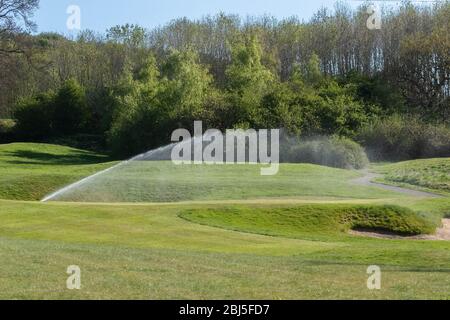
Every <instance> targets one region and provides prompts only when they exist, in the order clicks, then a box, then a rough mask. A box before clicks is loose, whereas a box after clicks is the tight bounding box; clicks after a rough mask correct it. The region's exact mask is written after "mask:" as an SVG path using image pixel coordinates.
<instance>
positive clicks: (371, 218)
mask: <svg viewBox="0 0 450 320" xmlns="http://www.w3.org/2000/svg"><path fill="white" fill-rule="evenodd" d="M112 164H113V163H110V162H108V159H107V158H106V157H104V156H101V155H98V154H94V153H90V152H85V151H82V150H76V149H71V148H65V147H59V146H50V145H36V144H14V145H3V146H0V173H1V177H0V198H10V199H11V198H12V199H19V200H20V199H39V198H40V197H41V195H44V194H47V193H49V192H50V191H53V190H55V189H57V188H59V187H61V186H62V185H64V184H66V183H68V182H72V181H74V180H78V179H79V178H81V177H83V176H85V175H89V174H91V173H93V172H95V171H97V170H100V169H103V168H106V167H108V166H110V165H112ZM140 165H144V166H146V168H147V171H144V172H145V176H142V171H135V172H133V170H131V171H128V173H130V175H129V176H128V177H129V178H130V179H131V180H134V179H136V177H138V176H140V177H141V179H142V180H145V178H147V179H149V180H150V181H151V182H149V184H156V187H153V189H151V190H154V191H152V192H154V194H155V195H156V194H158V193H157V192H156V191H157V190H158V187H157V186H158V183H159V189H160V190H164V188H165V187H166V188H168V189H169V190H170V189H171V188H173V190H172V191H170V192H169V193H166V195H170V196H164V197H160V198H158V199H159V200H160V201H161V200H164V199H166V200H170V199H171V200H175V201H178V200H180V199H198V198H201V197H200V196H199V195H205V194H206V196H203V198H201V199H206V200H209V201H210V202H197V203H172V204H145V203H142V204H134V205H132V204H86V203H58V202H55V203H38V202H25V201H17V200H13V201H10V200H9V201H6V200H0V261H2V263H1V264H0V298H3V299H337V298H343V299H449V298H450V293H449V292H450V291H449V288H450V262H449V261H450V245H449V243H448V242H445V241H441V242H439V241H410V240H381V239H371V238H364V237H356V236H351V235H349V234H348V233H347V230H348V229H349V228H351V227H355V226H361V225H360V224H361V223H365V224H367V223H370V225H369V227H380V226H381V227H383V228H386V229H389V228H392V227H395V228H396V231H402V230H403V231H404V230H405V227H406V229H407V230H419V229H420V230H421V231H425V230H427V228H429V226H432V225H437V223H438V221H439V219H440V217H442V216H443V215H445V214H447V213H448V212H450V199H449V198H441V199H412V198H408V197H407V196H405V195H397V194H395V193H392V192H388V191H383V190H380V189H378V188H366V187H362V186H357V185H353V184H352V183H351V180H352V179H353V178H354V177H357V176H359V173H356V172H352V171H346V170H337V169H330V168H323V167H318V166H310V165H306V166H305V165H288V166H286V167H284V168H283V167H282V168H281V170H282V171H280V173H281V176H280V177H278V178H277V177H272V178H271V179H269V180H265V181H264V180H259V177H260V175H259V174H256V175H255V176H253V175H252V174H251V172H252V171H251V170H255V171H256V172H257V171H258V168H256V167H255V168H253V169H252V168H250V169H248V167H247V166H236V167H235V166H230V167H228V168H231V169H228V170H230V171H222V172H220V170H219V169H214V168H210V169H209V170H211V171H209V172H208V174H207V175H204V176H200V178H197V179H199V180H198V181H201V182H203V183H204V184H206V186H203V185H201V186H198V189H199V190H195V191H191V190H189V187H190V188H191V189H192V188H195V187H196V185H195V184H189V182H190V179H189V178H191V179H192V176H191V174H192V173H194V172H198V173H200V172H201V171H202V170H200V169H199V168H198V167H197V168H192V169H190V170H194V171H191V172H190V173H185V174H182V173H181V172H176V174H175V172H167V171H170V170H167V169H168V168H167V166H168V164H167V163H153V164H151V165H152V166H151V167H150V169H149V167H148V166H149V165H150V163H145V164H140ZM250 167H251V166H250ZM246 168H247V170H249V171H246V170H245V169H246ZM178 170H181V169H180V168H178ZM197 170H198V171H197ZM222 170H224V169H222ZM283 170H284V171H283ZM158 172H159V173H158ZM139 173H140V174H139ZM152 175H156V176H157V177H158V178H152V177H151V176H152ZM146 176H149V177H146ZM211 176H215V178H216V179H219V180H221V179H222V180H221V181H222V183H225V186H227V188H222V189H221V187H220V186H221V184H220V183H219V182H216V181H215V180H213V181H210V180H209V178H210V177H211ZM164 177H167V179H168V181H169V182H166V181H165V180H164V179H163V178H164ZM177 177H178V179H177ZM1 179H3V180H1ZM33 179H37V180H36V181H37V182H36V184H32V181H33ZM152 179H153V180H152ZM125 180H126V179H125ZM41 183H42V184H41ZM234 185H236V186H237V187H236V189H235V190H229V187H232V186H234ZM169 186H170V188H169ZM180 186H186V187H185V188H184V189H183V188H181V189H177V188H179V187H180ZM253 186H255V189H256V191H252V190H247V189H251V188H252V187H253ZM131 189H132V188H131ZM208 189H211V190H214V192H211V193H208ZM138 191H139V190H138V189H134V191H133V192H132V193H133V194H134V193H138ZM200 191H201V192H200ZM146 192H147V191H146ZM176 192H180V193H181V195H182V196H181V197H174V196H173V195H174V194H176ZM221 192H224V193H225V196H223V198H222V199H221V200H220V201H216V199H215V198H216V197H217V194H218V193H219V194H221ZM159 194H164V192H162V193H159ZM245 199H257V200H252V201H249V202H248V203H246V202H245V201H244V200H245ZM233 201H234V202H236V203H233ZM296 201H305V202H310V204H299V203H298V202H296ZM333 201H336V202H340V203H341V204H339V205H338V204H333V203H332V202H333ZM325 202H326V203H328V204H323V203H325ZM330 202H331V203H330ZM342 202H343V203H342ZM345 202H347V203H345ZM237 203H239V204H237ZM386 205H388V206H386ZM391 205H398V206H401V207H405V208H409V209H411V210H408V209H404V208H399V207H396V206H394V207H393V206H391ZM343 212H344V213H345V214H343ZM224 213H227V214H228V213H231V216H228V215H224ZM187 215H190V216H189V217H188V216H187ZM348 217H351V219H348ZM362 218H368V220H366V219H362ZM189 220H190V221H189ZM355 221H356V222H358V223H357V224H355ZM365 226H367V225H365ZM69 265H78V266H80V268H81V271H82V281H81V282H82V289H81V290H79V291H77V290H76V291H70V290H67V289H66V287H65V285H66V279H67V277H68V275H67V274H66V270H67V267H68V266H69ZM369 265H379V266H380V267H381V269H382V272H383V281H382V290H380V291H370V290H368V289H367V286H366V282H367V277H368V275H367V274H366V270H367V267H368V266H369Z"/></svg>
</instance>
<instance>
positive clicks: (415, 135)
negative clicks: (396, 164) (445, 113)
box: [358, 115, 450, 161]
mask: <svg viewBox="0 0 450 320" xmlns="http://www.w3.org/2000/svg"><path fill="white" fill-rule="evenodd" d="M358 140H359V141H360V142H361V143H362V144H363V145H364V146H365V148H366V150H367V152H368V154H369V157H370V158H371V160H394V161H396V160H409V159H420V158H435V157H450V127H449V126H448V125H443V124H427V123H425V122H422V121H421V120H420V119H418V118H416V117H412V116H398V115H395V116H391V117H389V118H385V119H382V120H377V121H374V122H372V123H371V124H369V125H367V126H366V127H364V128H363V129H362V130H361V131H360V133H359V136H358Z"/></svg>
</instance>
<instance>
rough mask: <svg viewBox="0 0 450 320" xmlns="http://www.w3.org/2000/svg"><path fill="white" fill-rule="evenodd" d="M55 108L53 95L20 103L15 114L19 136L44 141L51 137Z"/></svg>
mask: <svg viewBox="0 0 450 320" xmlns="http://www.w3.org/2000/svg"><path fill="white" fill-rule="evenodd" d="M53 108H54V104H53V95H52V94H51V93H46V94H40V95H37V96H36V97H33V98H28V99H24V100H22V101H20V102H19V103H18V106H17V108H16V111H15V113H14V118H15V119H16V121H17V125H16V128H15V131H16V132H17V135H18V136H19V137H20V138H22V139H42V138H45V137H48V136H49V135H51V133H52V130H53V129H52V118H53Z"/></svg>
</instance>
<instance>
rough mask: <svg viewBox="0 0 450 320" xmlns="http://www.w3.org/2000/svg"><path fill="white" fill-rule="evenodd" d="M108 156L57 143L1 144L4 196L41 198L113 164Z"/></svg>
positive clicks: (0, 180)
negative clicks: (57, 144) (109, 161)
mask: <svg viewBox="0 0 450 320" xmlns="http://www.w3.org/2000/svg"><path fill="white" fill-rule="evenodd" d="M107 161H108V158H107V157H106V156H103V155H100V154H97V153H94V152H89V151H84V150H79V149H74V148H69V147H62V146H56V145H48V144H36V143H13V144H4V145H0V198H1V199H14V200H40V199H42V197H43V196H45V195H46V194H48V193H50V192H52V191H54V190H56V189H58V188H60V187H62V186H64V185H67V184H69V183H72V182H75V181H77V180H79V179H80V178H83V177H85V176H88V175H91V174H93V173H95V172H97V171H99V170H102V169H105V168H107V167H108V166H110V165H111V163H107Z"/></svg>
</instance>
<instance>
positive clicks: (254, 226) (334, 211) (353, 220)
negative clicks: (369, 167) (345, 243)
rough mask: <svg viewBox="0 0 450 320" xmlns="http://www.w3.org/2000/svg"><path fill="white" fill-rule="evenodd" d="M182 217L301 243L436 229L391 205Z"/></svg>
mask: <svg viewBox="0 0 450 320" xmlns="http://www.w3.org/2000/svg"><path fill="white" fill-rule="evenodd" d="M180 216H181V217H182V218H184V219H187V220H189V221H192V222H197V223H200V224H205V225H212V226H217V227H222V228H226V229H232V230H237V231H244V232H252V233H258V234H266V235H272V236H283V237H289V238H302V239H321V238H323V237H325V238H326V239H329V237H330V236H332V235H335V236H339V235H340V234H342V233H345V232H347V231H348V230H350V229H371V230H380V231H387V232H393V233H397V234H404V235H417V234H424V233H432V232H433V231H434V230H435V229H436V225H434V224H432V223H431V222H430V221H428V220H426V219H424V218H423V217H421V216H419V215H418V214H416V213H415V212H414V211H412V210H411V209H407V208H402V207H398V206H392V205H389V206H388V205H385V206H375V205H352V206H350V205H304V206H297V207H290V208H289V207H288V208H264V209H259V210H255V209H254V208H248V207H233V208H226V209H212V210H211V209H208V210H192V211H186V212H184V213H182V214H181V215H180Z"/></svg>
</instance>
